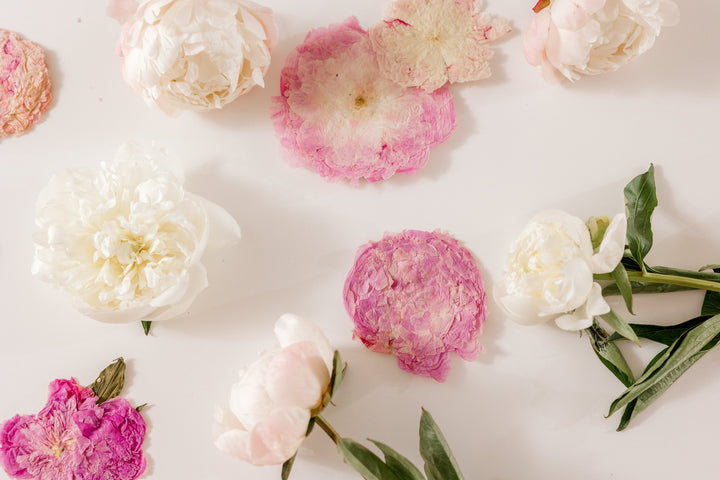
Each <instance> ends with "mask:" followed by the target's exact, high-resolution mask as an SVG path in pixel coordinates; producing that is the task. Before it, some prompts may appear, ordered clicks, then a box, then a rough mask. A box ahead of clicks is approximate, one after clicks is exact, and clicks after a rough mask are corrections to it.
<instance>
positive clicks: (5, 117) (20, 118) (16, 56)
mask: <svg viewBox="0 0 720 480" xmlns="http://www.w3.org/2000/svg"><path fill="white" fill-rule="evenodd" d="M51 91H52V85H51V84H50V77H49V75H48V69H47V63H46V62H45V52H44V51H43V50H42V48H40V47H39V46H38V45H36V44H35V43H33V42H31V41H29V40H23V38H22V37H20V36H19V35H18V34H16V33H14V32H11V31H9V30H2V29H0V139H2V138H3V137H5V136H7V135H16V134H20V133H23V132H25V131H26V130H27V129H28V128H30V127H31V126H33V125H34V124H35V123H36V122H37V121H39V120H40V116H41V115H42V114H43V113H44V112H45V110H47V108H48V106H49V105H50V102H51V101H52V93H51Z"/></svg>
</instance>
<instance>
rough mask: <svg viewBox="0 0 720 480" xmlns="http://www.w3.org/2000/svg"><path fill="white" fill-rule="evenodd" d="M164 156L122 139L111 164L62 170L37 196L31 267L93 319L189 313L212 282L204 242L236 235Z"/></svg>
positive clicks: (230, 221)
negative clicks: (163, 164) (172, 170)
mask: <svg viewBox="0 0 720 480" xmlns="http://www.w3.org/2000/svg"><path fill="white" fill-rule="evenodd" d="M160 160H162V156H161V155H160V152H153V153H148V152H145V151H143V150H142V149H141V148H139V147H138V146H136V145H134V144H126V145H124V146H123V147H122V148H121V149H120V150H119V151H118V153H117V155H116V157H115V161H114V162H113V163H112V164H110V165H107V164H104V163H103V164H102V166H101V169H100V170H99V171H97V170H92V169H89V168H74V169H68V170H65V171H62V172H60V173H58V174H56V175H55V176H54V177H53V178H52V179H51V180H50V183H49V184H48V185H47V186H46V187H45V189H44V190H43V191H42V192H41V194H40V197H39V199H38V202H37V207H36V210H37V211H36V213H37V220H36V223H37V226H38V227H39V231H38V232H36V234H35V236H34V241H35V260H34V262H33V266H32V271H33V273H34V274H35V275H38V276H39V277H40V278H41V279H42V280H45V281H47V282H51V283H54V284H56V285H58V286H59V287H61V288H62V289H63V290H65V291H67V292H68V293H70V294H71V295H72V296H73V297H74V298H75V300H76V307H77V308H78V309H79V310H80V311H81V312H83V313H85V314H86V315H88V316H90V317H92V318H94V319H96V320H100V321H104V322H112V323H128V322H132V321H137V320H147V321H156V320H166V319H168V318H172V317H175V316H177V315H179V314H181V313H183V312H184V311H186V310H187V309H188V308H189V306H190V304H191V303H192V302H193V300H194V299H195V297H196V296H197V295H198V293H200V291H202V290H203V289H204V288H205V287H206V286H207V277H206V273H205V268H204V267H203V264H202V263H201V258H202V255H203V253H204V252H205V249H206V247H208V246H223V245H227V244H231V243H234V242H236V241H237V240H238V239H239V238H240V227H238V225H237V223H236V222H235V220H234V219H233V218H232V217H231V216H230V215H229V214H228V213H227V212H226V211H225V210H224V209H222V208H221V207H219V206H218V205H216V204H214V203H211V202H209V201H207V200H205V199H203V198H201V197H199V196H196V195H193V194H190V193H187V192H185V191H184V190H183V187H182V182H181V180H179V179H178V178H176V177H175V176H174V175H173V174H172V173H170V172H169V171H168V170H164V169H162V168H161V167H160V166H159V165H158V163H157V162H158V161H160Z"/></svg>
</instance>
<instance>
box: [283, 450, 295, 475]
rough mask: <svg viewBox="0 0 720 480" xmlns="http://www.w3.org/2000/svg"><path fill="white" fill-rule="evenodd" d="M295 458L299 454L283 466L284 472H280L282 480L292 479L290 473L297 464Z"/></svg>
mask: <svg viewBox="0 0 720 480" xmlns="http://www.w3.org/2000/svg"><path fill="white" fill-rule="evenodd" d="M295 457H297V452H295V455H293V456H292V457H290V458H289V459H287V460H286V461H285V463H283V464H282V471H281V472H280V478H281V479H282V480H288V478H290V472H291V471H292V467H293V465H294V464H295Z"/></svg>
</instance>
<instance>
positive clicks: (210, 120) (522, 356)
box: [0, 0, 720, 480]
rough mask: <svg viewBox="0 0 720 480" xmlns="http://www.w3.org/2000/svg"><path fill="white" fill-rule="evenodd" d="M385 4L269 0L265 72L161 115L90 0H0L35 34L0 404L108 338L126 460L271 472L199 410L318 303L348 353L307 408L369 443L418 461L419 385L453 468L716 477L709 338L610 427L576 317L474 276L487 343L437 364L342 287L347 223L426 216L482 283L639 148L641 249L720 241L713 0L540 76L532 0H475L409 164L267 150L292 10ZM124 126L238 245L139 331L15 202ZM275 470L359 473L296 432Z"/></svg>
mask: <svg viewBox="0 0 720 480" xmlns="http://www.w3.org/2000/svg"><path fill="white" fill-rule="evenodd" d="M385 2H386V0H366V1H364V2H350V1H347V0H341V1H336V2H323V1H320V0H307V1H303V2H299V1H295V0H265V1H264V4H266V5H267V6H269V7H271V8H272V9H273V10H274V11H275V12H276V18H277V22H278V25H279V27H280V31H281V37H280V43H279V44H278V46H277V48H276V49H275V51H274V52H273V65H272V67H271V69H270V71H269V73H268V76H267V78H266V81H267V87H266V88H265V89H259V88H258V89H255V90H253V91H252V92H251V93H250V94H248V95H247V96H245V97H241V98H240V99H238V100H236V101H235V102H234V103H232V104H230V105H229V106H228V107H227V108H225V109H223V110H222V111H218V112H213V113H207V114H193V113H187V114H184V115H183V116H181V117H180V118H170V117H167V116H165V115H164V114H162V113H159V112H156V111H152V110H150V109H149V108H148V107H147V106H146V105H145V104H144V103H143V101H142V99H141V98H140V97H139V96H137V95H135V94H134V93H133V92H132V91H131V90H130V88H129V87H127V86H126V85H125V84H124V82H123V79H122V77H121V74H120V59H119V58H118V57H117V56H116V55H115V53H114V51H113V49H114V46H115V43H116V41H117V38H118V34H119V26H118V24H117V23H116V22H115V21H113V20H111V19H110V18H108V17H107V16H106V15H105V5H104V2H103V1H100V0H97V1H92V2H90V1H86V0H65V1H62V2H58V1H56V0H34V1H17V2H4V3H5V4H4V5H3V7H2V14H1V15H0V27H1V28H7V29H11V30H15V31H17V32H18V33H20V34H21V35H23V36H25V37H27V38H29V39H31V40H34V41H35V42H37V43H39V44H40V45H41V46H42V47H44V48H45V49H46V50H47V52H48V55H49V63H50V67H51V69H52V79H53V82H54V85H55V90H54V92H55V101H54V102H53V105H52V106H51V109H50V110H49V111H48V113H47V114H46V116H45V118H44V120H43V121H42V122H41V123H40V124H38V125H36V126H35V127H34V128H33V129H32V130H31V131H30V132H29V133H27V134H26V135H24V136H22V137H18V138H10V139H6V140H3V141H2V143H0V225H2V232H3V235H2V236H0V269H1V270H2V276H1V277H0V301H1V302H2V303H1V305H2V308H3V312H2V319H1V320H0V321H1V322H2V323H0V338H1V339H2V347H1V348H0V385H3V388H2V395H1V396H0V419H8V418H10V417H11V416H12V415H14V414H15V413H23V414H29V413H35V412H37V411H38V410H39V409H40V408H41V407H42V405H44V402H45V395H46V389H47V384H48V383H49V382H50V381H51V380H52V379H54V378H66V377H69V376H74V377H76V378H77V379H78V380H79V381H80V382H81V383H85V384H88V383H90V382H91V381H92V380H93V379H94V378H95V375H96V374H97V373H98V372H99V370H100V369H101V368H103V367H104V366H105V365H106V364H108V363H110V361H112V360H113V359H114V358H116V357H118V356H120V355H122V356H124V357H125V359H126V360H127V361H128V365H129V371H128V380H127V383H126V387H125V390H124V392H123V394H124V395H125V396H127V397H129V398H130V399H131V400H132V401H133V402H135V403H145V402H147V403H148V404H149V407H148V408H147V409H146V410H145V411H144V416H145V418H146V419H147V421H148V424H149V425H150V430H149V435H148V438H147V443H146V449H145V450H146V452H147V455H148V457H149V468H148V473H147V475H146V476H145V477H144V478H148V479H156V480H157V479H160V480H169V479H203V480H205V479H212V480H236V479H240V478H253V479H277V478H279V475H280V472H279V467H264V468H258V467H252V466H249V465H247V464H245V463H243V462H241V461H239V460H236V459H234V458H231V457H228V456H226V455H224V454H223V453H221V452H219V451H218V450H216V449H215V448H214V446H213V444H212V435H211V427H212V417H213V407H214V406H215V405H219V404H222V403H223V402H225V401H226V398H227V395H228V393H229V390H230V386H231V384H232V383H233V382H235V380H236V375H237V370H238V369H239V368H240V367H241V366H242V365H245V364H247V363H249V362H251V361H252V360H253V359H255V357H256V354H257V353H258V352H259V351H261V350H263V349H264V348H267V347H270V346H271V345H272V344H273V343H274V337H273V334H272V326H273V323H274V322H275V320H276V319H277V317H278V316H279V315H280V314H282V313H284V312H293V313H296V314H298V315H301V316H304V317H306V318H308V319H311V320H313V321H315V322H317V323H318V324H320V325H321V326H322V328H323V329H324V330H325V331H326V332H327V334H328V336H329V337H330V338H331V341H332V342H333V343H334V345H335V346H336V347H337V348H338V349H339V350H340V351H341V353H342V355H343V357H344V358H345V359H346V360H347V361H348V362H349V368H348V375H347V377H346V380H345V383H344V384H343V386H342V388H341V389H340V391H339V393H338V394H337V396H336V398H335V403H336V406H335V407H330V408H329V409H328V410H327V411H326V414H325V416H326V418H327V419H328V420H329V421H330V422H332V423H333V424H334V426H335V428H336V429H337V430H338V431H339V432H340V433H341V434H343V435H345V436H348V437H351V438H354V439H356V440H362V441H364V439H365V438H367V437H371V438H374V439H377V440H380V441H383V442H384V443H387V444H389V445H391V446H393V447H394V448H396V449H397V450H399V451H400V452H402V453H404V454H406V455H407V456H409V457H410V458H411V459H413V460H415V461H418V462H419V460H420V457H419V454H418V453H417V425H418V420H419V418H420V407H421V406H424V407H425V408H426V409H428V410H430V412H432V414H433V415H434V417H435V419H436V421H437V422H438V423H439V424H440V426H441V428H442V429H443V430H444V432H445V434H446V436H447V438H448V441H449V442H450V444H451V446H452V447H453V450H454V452H455V454H456V456H457V458H458V461H459V463H460V465H461V467H462V469H463V471H464V473H465V476H466V478H468V479H481V478H482V479H498V480H537V479H553V480H577V479H583V480H606V479H611V478H612V479H615V480H637V479H639V478H692V479H697V480H700V479H708V478H715V477H716V476H717V474H715V473H713V472H715V471H716V468H717V467H716V463H717V462H716V458H717V453H716V452H717V432H718V427H720V414H719V413H718V410H717V404H718V400H720V379H718V377H717V375H716V372H717V370H718V367H719V366H720V351H713V352H711V353H709V354H708V355H706V356H705V357H704V358H703V359H702V360H701V361H700V362H698V363H697V364H696V365H695V366H694V367H693V368H692V369H691V370H690V371H689V372H688V373H687V374H685V375H684V376H683V377H682V378H681V379H680V380H679V381H678V382H677V384H676V385H675V386H673V387H672V388H670V390H669V391H668V392H667V393H666V394H665V395H664V396H663V398H661V399H660V400H659V401H658V402H656V404H654V405H653V406H652V407H651V408H649V409H648V410H646V411H645V412H643V413H642V414H641V415H640V416H639V417H638V418H637V419H636V420H634V421H633V423H632V424H631V426H630V428H628V430H626V431H625V432H622V433H616V432H615V427H616V425H617V423H618V421H619V418H618V417H619V416H615V417H613V418H611V419H605V418H603V415H604V414H605V413H606V412H607V408H608V407H609V405H610V402H611V401H612V400H613V399H614V398H615V397H616V396H617V395H618V394H619V393H621V392H622V391H623V387H622V385H621V384H620V383H619V382H618V381H617V380H616V379H615V378H614V377H613V376H612V375H611V374H610V373H609V372H608V371H607V370H606V369H605V368H604V367H603V366H602V365H601V364H600V362H599V361H598V360H597V359H596V358H595V355H594V354H593V353H592V351H591V349H590V347H589V345H588V342H587V339H586V338H584V337H583V338H581V337H579V336H578V335H577V334H573V333H568V332H563V331H560V330H558V329H557V328H555V327H554V326H551V325H547V326H539V327H521V326H519V325H516V324H514V323H511V322H510V321H509V320H508V319H506V318H505V317H504V315H503V314H502V313H501V312H500V311H499V309H498V307H497V305H495V304H494V302H493V301H492V300H491V301H490V304H489V316H488V321H487V326H486V330H485V333H484V335H483V336H482V343H483V345H484V347H485V352H484V353H483V354H481V355H480V357H479V359H478V360H477V361H475V362H471V363H468V362H465V361H463V360H461V359H459V358H454V359H453V362H452V370H451V372H450V375H449V377H448V380H447V382H446V383H444V384H440V383H437V382H435V381H433V380H430V379H427V378H420V377H415V376H412V375H410V374H408V373H406V372H404V371H401V370H400V369H399V368H397V367H396V363H395V359H394V358H392V357H390V356H384V355H381V354H377V353H372V352H370V351H368V350H366V349H365V348H364V347H363V346H362V345H361V344H360V342H359V341H353V340H352V335H351V331H352V322H351V321H350V319H349V317H348V315H347V314H346V313H345V310H344V308H343V303H342V285H343V281H344V279H345V275H346V274H347V272H348V270H349V269H350V266H351V265H352V262H353V259H354V255H355V251H356V249H357V247H358V246H360V245H362V244H364V243H366V242H367V241H369V240H377V239H379V238H380V237H381V236H382V234H383V232H386V231H390V232H396V231H400V230H403V229H407V228H415V229H427V230H433V229H436V228H439V229H441V230H443V231H445V232H448V233H450V234H451V235H453V236H455V237H456V238H457V239H459V240H460V241H461V242H463V244H464V245H465V246H466V247H467V248H469V249H470V250H471V251H472V252H473V253H474V254H475V256H476V257H477V259H478V262H479V265H480V267H481V269H482V271H483V274H484V276H485V281H486V286H487V287H488V291H490V289H491V288H492V285H493V283H494V282H495V281H496V280H497V279H498V277H499V275H500V274H501V272H502V264H503V261H504V257H505V253H506V251H507V249H508V248H509V245H510V243H511V241H512V240H513V238H514V237H515V236H516V234H517V233H518V232H519V230H520V229H521V228H522V226H523V225H524V224H525V222H526V221H527V220H528V219H529V218H530V217H531V216H532V215H533V214H534V213H536V212H537V211H539V210H543V209H548V208H560V209H564V210H566V211H568V212H570V213H572V214H575V215H577V216H580V217H583V218H585V217H588V216H590V215H603V214H607V215H612V214H614V213H617V212H619V211H621V210H622V208H623V197H622V188H623V186H624V185H625V184H626V183H627V181H629V180H630V179H631V178H632V177H633V176H635V175H637V174H639V173H641V172H644V171H645V170H646V169H647V168H648V166H649V164H650V163H651V162H653V163H654V164H655V165H656V177H657V186H658V197H659V202H660V206H659V207H658V209H657V211H656V214H655V216H654V226H655V246H654V247H653V250H652V252H651V255H650V257H649V258H648V262H649V263H650V264H664V265H672V266H678V267H686V268H698V267H700V266H701V265H704V264H706V263H720V249H719V247H720V240H718V239H719V238H720V222H718V221H717V218H718V215H719V214H720V206H718V200H717V199H718V193H717V192H718V189H717V183H718V179H720V161H718V160H719V158H718V119H717V118H718V117H717V112H718V111H720V56H718V54H717V46H718V45H720V30H718V28H717V18H720V3H718V2H716V1H712V0H699V1H697V2H694V3H693V4H692V5H690V4H683V5H681V13H682V20H681V23H680V25H678V26H676V27H672V28H667V29H666V30H664V31H663V33H662V35H661V37H660V38H659V39H658V41H657V43H656V45H655V47H654V48H653V49H652V50H651V51H649V52H648V53H647V54H646V55H644V56H643V57H641V58H639V59H637V60H636V61H634V62H633V63H631V64H630V65H628V66H627V67H625V68H624V69H622V70H621V71H619V72H616V73H614V74H609V75H606V76H601V77H594V78H586V79H584V80H582V81H580V82H578V83H576V84H565V85H560V86H558V85H549V84H546V83H545V82H544V81H543V79H542V78H541V76H540V75H539V74H538V73H537V72H535V71H534V70H533V69H532V68H531V67H530V66H528V65H527V64H526V63H525V60H524V58H523V55H522V32H523V30H524V28H525V27H526V26H527V24H528V22H529V21H530V18H531V15H532V13H531V11H530V8H531V7H532V3H533V1H532V0H528V1H525V2H521V1H514V2H507V1H502V0H488V1H487V2H486V3H487V7H488V10H489V11H490V12H492V13H494V14H496V15H500V16H505V17H508V18H510V19H511V20H512V25H513V28H514V31H513V33H512V34H511V36H510V37H509V38H507V40H505V41H503V42H501V43H499V44H498V46H497V48H496V52H497V53H496V56H495V58H494V59H493V61H492V65H493V70H494V74H493V77H492V78H491V79H489V80H486V81H482V82H477V83H472V84H465V85H460V86H457V85H454V86H452V87H451V90H452V93H453V95H454V99H455V106H456V111H457V129H456V130H455V131H454V132H453V134H452V136H451V137H450V139H449V140H448V141H447V142H445V143H444V144H442V145H440V146H437V147H434V148H433V149H432V150H431V153H430V160H429V162H428V165H427V167H426V168H425V169H423V170H421V171H419V172H417V173H416V174H415V175H412V176H407V175H396V176H395V177H393V178H391V179H389V180H386V181H383V182H379V183H375V184H367V183H362V184H360V185H359V186H352V185H349V184H347V183H343V182H340V183H326V182H325V181H324V180H322V179H321V178H320V177H319V176H317V175H315V174H313V173H311V172H309V171H306V170H304V169H296V168H293V167H290V166H288V165H287V164H285V163H284V162H283V161H282V160H281V155H280V146H279V145H278V143H277V142H276V140H275V135H274V132H273V128H272V124H271V121H270V119H269V114H268V111H269V107H270V103H271V100H270V98H271V97H272V96H274V95H277V94H278V93H279V87H278V83H279V76H280V70H281V67H282V65H283V63H284V60H285V57H286V56H287V54H288V53H289V52H290V51H291V50H292V49H293V48H295V46H296V45H297V44H298V43H299V42H300V41H301V40H302V38H303V37H304V35H305V33H306V32H307V31H308V30H309V29H311V28H313V27H319V26H326V25H327V24H329V23H333V22H339V21H342V20H343V19H345V18H346V17H348V16H350V15H353V14H354V15H356V16H357V17H358V19H359V20H360V23H361V25H363V26H364V27H368V26H369V25H371V24H372V23H374V22H375V21H377V20H379V19H380V16H381V14H382V11H383V8H384V4H385ZM128 139H135V140H138V141H140V142H143V143H145V144H149V143H150V142H153V141H155V142H157V143H158V144H160V145H163V146H165V147H166V148H167V149H168V150H169V151H170V152H171V153H173V154H175V156H176V157H177V158H178V161H179V163H180V164H181V166H182V167H183V168H184V169H185V172H186V187H187V189H188V190H190V191H193V192H195V193H198V194H201V195H203V196H205V197H207V198H208V199H210V200H212V201H215V202H217V203H219V204H221V205H223V206H224V207H225V208H226V209H227V210H228V211H229V212H230V213H231V214H232V215H233V216H234V217H235V218H236V219H237V221H238V223H239V224H240V225H241V227H242V229H243V234H244V238H243V240H242V241H241V243H240V244H239V245H238V246H237V247H235V248H232V249H230V250H225V251H221V252H218V253H215V254H213V255H211V256H210V258H209V261H208V262H207V266H208V271H209V280H210V286H209V288H208V289H207V290H206V291H205V292H203V293H202V294H201V295H200V296H199V297H198V299H197V301H196V302H195V304H194V305H193V306H192V308H191V310H190V312H189V313H188V314H186V315H184V316H182V317H181V318H178V319H176V320H174V321H168V322H166V323H162V324H160V323H158V324H156V325H154V328H153V333H152V335H151V336H150V337H149V338H146V337H145V336H144V335H143V332H142V329H141V328H140V325H137V324H133V325H120V326H118V325H107V324H101V323H97V322H95V321H93V320H90V319H88V318H86V317H84V316H83V315H81V314H80V313H78V312H76V311H75V310H74V309H73V307H72V306H71V302H70V300H69V299H68V298H66V297H65V296H64V294H62V293H60V292H59V291H57V290H55V289H53V288H52V287H51V286H49V285H47V284H44V283H42V282H40V281H39V280H37V279H35V278H33V277H32V276H31V274H30V263H31V260H32V254H33V247H32V239H31V235H32V232H33V230H34V224H33V222H34V203H35V199H36V197H37V195H38V192H39V191H40V189H41V188H42V187H43V186H44V185H45V184H46V183H47V181H48V179H49V178H50V175H51V174H52V172H54V171H56V170H59V169H63V168H67V167H71V166H80V165H86V166H93V167H96V166H98V165H99V163H100V161H103V160H110V159H112V157H113V155H114V153H115V151H116V149H117V148H118V147H119V145H120V144H121V143H123V142H125V141H126V140H128ZM700 301H701V296H700V295H698V294H697V293H695V294H693V293H680V294H672V295H664V296H661V297H655V298H647V297H645V298H638V299H637V306H636V311H637V313H638V315H637V316H636V317H635V318H633V319H632V320H633V321H636V322H648V323H675V322H679V321H681V320H686V319H689V318H691V317H693V316H695V315H696V314H697V313H698V311H699V308H700ZM613 306H614V307H617V308H618V309H619V310H620V311H622V307H621V305H620V304H619V303H617V302H615V303H613ZM657 350H658V349H657V347H656V346H653V345H647V346H645V347H643V348H642V349H641V350H640V351H639V352H638V351H637V350H634V351H632V352H631V353H629V361H630V363H631V364H632V366H633V367H634V368H635V369H636V371H637V370H639V369H641V368H642V365H643V362H646V361H647V360H648V359H649V358H650V357H651V356H652V355H653V354H654V353H655V352H656V351H657ZM0 478H6V477H5V476H4V473H1V472H0ZM291 478H296V479H328V480H329V479H333V480H344V479H358V478H360V477H359V476H358V475H357V474H356V473H355V472H354V471H352V470H351V469H350V468H349V467H347V466H345V465H344V464H343V462H342V460H341V459H340V457H339V456H338V455H337V454H336V452H335V449H334V446H333V445H332V443H331V442H330V440H329V439H328V438H326V437H325V436H324V435H323V434H322V432H321V431H320V430H317V431H316V432H314V433H313V434H312V435H311V436H310V438H308V439H307V441H306V442H305V443H304V445H303V446H302V448H301V450H300V453H299V455H298V460H297V462H296V464H295V471H294V472H293V476H292V477H291Z"/></svg>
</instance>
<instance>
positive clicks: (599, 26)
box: [524, 0, 679, 81]
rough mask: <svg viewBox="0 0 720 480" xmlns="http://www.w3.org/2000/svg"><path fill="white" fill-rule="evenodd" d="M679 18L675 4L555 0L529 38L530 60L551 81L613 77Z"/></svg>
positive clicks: (654, 0) (527, 54)
mask: <svg viewBox="0 0 720 480" xmlns="http://www.w3.org/2000/svg"><path fill="white" fill-rule="evenodd" d="M678 18H679V13H678V7H677V5H676V4H675V2H673V1H672V0H551V1H550V3H549V6H547V7H546V8H544V9H542V10H540V11H539V12H538V13H537V14H536V15H535V17H534V18H533V20H532V23H531V24H530V26H529V27H528V29H527V32H526V33H525V40H524V50H525V58H526V59H527V61H528V63H530V64H531V65H535V66H542V71H543V74H544V75H545V77H546V78H549V79H554V78H562V77H560V75H562V76H564V77H565V78H567V79H569V80H573V81H574V80H578V79H580V78H581V77H582V76H583V75H596V74H599V73H606V72H612V71H615V70H617V69H618V68H620V67H621V66H623V65H625V64H626V63H628V62H629V61H630V60H632V59H634V58H635V57H637V56H638V55H641V54H642V53H644V52H645V51H647V50H648V49H649V48H650V47H652V46H653V45H654V44H655V39H656V37H657V36H658V35H660V29H661V27H663V26H670V25H674V24H675V23H677V22H678Z"/></svg>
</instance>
